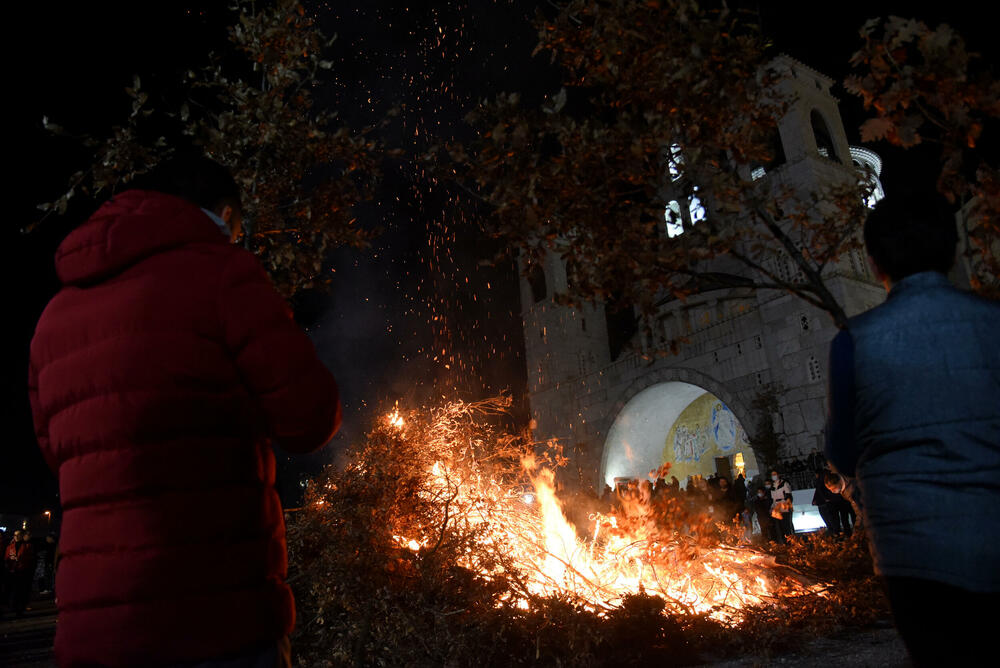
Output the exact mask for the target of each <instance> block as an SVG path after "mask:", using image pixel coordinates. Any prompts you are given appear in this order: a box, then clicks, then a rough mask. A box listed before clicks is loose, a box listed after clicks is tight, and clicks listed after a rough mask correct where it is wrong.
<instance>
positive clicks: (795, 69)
mask: <svg viewBox="0 0 1000 668" xmlns="http://www.w3.org/2000/svg"><path fill="white" fill-rule="evenodd" d="M772 66H773V67H775V68H777V69H778V70H779V71H781V72H782V74H783V78H782V83H781V84H780V85H781V86H782V87H784V89H785V91H786V92H788V93H791V96H790V98H789V99H792V100H793V102H792V103H791V104H790V106H789V107H788V108H787V111H786V113H785V114H784V116H783V117H782V118H781V119H779V122H778V129H779V133H780V141H781V148H782V150H783V153H784V162H783V164H781V165H780V166H778V167H772V168H771V169H769V170H768V172H766V173H765V172H764V170H763V169H757V170H754V172H753V174H752V178H755V179H757V178H763V179H770V180H771V181H772V183H773V184H774V187H777V186H778V185H785V186H789V185H790V186H792V187H793V188H795V189H797V191H798V192H808V191H809V190H810V189H815V188H816V187H817V186H818V185H821V184H823V183H825V182H831V181H832V180H835V179H843V178H845V177H849V178H856V176H855V175H856V174H858V173H859V170H860V169H862V168H863V167H869V168H870V169H871V170H872V172H870V173H874V174H878V173H880V171H881V161H880V160H879V158H878V156H877V155H875V154H874V153H872V152H871V151H868V150H866V149H863V148H859V147H852V146H849V145H848V143H847V137H846V134H845V132H844V127H843V123H842V121H841V119H840V112H839V109H838V106H837V100H836V99H835V98H834V97H833V96H832V95H831V94H830V87H831V85H832V84H833V80H832V79H830V78H828V77H826V76H824V75H822V74H820V73H819V72H816V71H814V70H812V69H810V68H809V67H807V66H805V65H803V64H802V63H800V62H798V61H796V60H794V59H792V58H789V57H787V56H780V57H779V58H777V59H776V60H775V61H773V63H772ZM873 185H874V187H875V192H874V195H873V196H874V197H875V198H880V197H881V196H882V191H881V185H880V183H878V181H877V179H876V182H875V183H874V184H873ZM691 213H692V214H693V215H694V214H695V213H696V212H695V211H693V210H692V212H691ZM665 228H666V229H664V233H667V234H671V235H672V234H673V233H675V232H676V231H675V230H671V229H669V226H667V225H665ZM775 262H776V264H775V265H774V266H773V267H772V270H773V271H775V272H776V273H777V274H778V275H779V276H782V277H788V278H792V277H794V272H795V271H796V270H795V268H794V266H793V265H792V263H791V261H790V260H788V259H785V260H782V259H781V258H776V259H775ZM827 285H828V286H829V288H830V289H831V291H832V292H833V294H834V295H836V296H837V298H838V300H839V302H840V303H841V304H842V306H843V307H844V309H845V311H846V313H847V315H848V316H852V315H854V314H856V313H859V312H861V311H863V310H866V309H868V308H871V307H872V306H874V305H875V304H878V303H880V302H881V301H882V300H883V299H884V298H885V290H884V289H883V287H882V286H881V285H880V284H879V283H877V282H876V280H875V277H874V276H873V275H872V273H871V270H870V268H869V267H868V265H867V261H866V258H865V257H864V256H863V254H862V253H861V252H851V253H848V254H847V255H846V256H845V257H842V258H841V260H840V262H839V264H838V265H836V266H833V267H831V268H830V271H829V277H828V278H827ZM566 287H567V286H566V271H565V267H564V265H563V264H562V261H561V260H560V259H559V258H558V257H557V255H556V254H555V253H550V254H549V255H548V257H547V259H546V260H545V263H544V264H543V265H541V266H538V267H536V268H535V269H533V271H532V272H531V273H530V274H529V275H528V276H526V277H524V276H523V277H522V279H521V304H522V315H523V323H524V338H525V352H526V362H527V370H528V398H529V402H530V411H531V416H532V426H533V431H534V436H535V437H536V438H538V439H549V438H553V437H555V438H558V439H559V440H560V442H561V443H563V447H564V454H566V455H567V456H568V457H569V459H570V466H569V467H568V473H567V479H566V482H567V483H568V484H576V483H579V484H581V485H583V486H585V487H586V486H591V485H592V486H593V487H594V488H595V489H596V490H598V491H600V490H601V489H602V488H603V486H604V485H605V484H608V485H611V486H614V485H615V483H616V480H619V481H620V480H624V479H626V478H639V479H646V477H647V475H648V474H649V472H650V471H651V470H653V469H656V468H658V467H659V466H660V465H661V464H662V463H664V462H671V464H672V471H671V473H672V474H673V475H676V476H677V478H678V479H679V480H680V481H681V483H682V484H684V481H685V479H686V477H687V476H689V475H703V476H708V475H710V474H712V473H715V472H721V473H724V474H726V475H728V476H730V477H731V476H733V475H735V474H736V472H737V471H738V470H742V471H744V472H745V473H746V475H747V476H748V477H751V476H753V475H754V474H756V473H757V472H758V471H759V469H760V467H761V466H762V464H760V463H758V461H757V459H756V457H755V455H754V451H753V450H752V449H751V448H750V446H749V444H748V440H749V439H748V436H747V434H751V435H755V434H760V433H761V431H760V430H761V429H762V428H763V426H764V424H765V423H766V422H767V421H768V420H769V421H770V429H769V430H768V433H771V434H774V435H776V436H777V442H778V443H780V447H779V449H778V457H779V462H780V461H782V460H789V459H794V458H798V457H802V456H806V455H808V454H810V453H811V452H813V451H815V450H822V447H823V427H824V421H825V414H826V371H827V369H826V367H827V350H828V346H829V343H830V340H831V339H832V338H833V336H834V334H835V333H836V328H835V326H834V323H833V320H832V318H831V317H830V315H829V314H827V313H826V312H824V311H821V310H818V309H816V308H815V307H813V306H811V305H809V304H807V303H806V302H804V301H802V300H801V299H799V298H797V297H795V296H793V295H790V294H788V293H786V292H781V291H774V290H768V291H758V292H756V293H752V292H744V293H740V292H739V290H740V289H738V288H737V289H726V290H717V291H713V292H707V293H702V294H698V295H694V296H692V297H689V298H688V299H687V300H686V301H685V302H683V303H682V302H680V301H678V300H673V301H670V302H668V303H666V304H664V305H663V306H662V307H661V308H660V310H659V312H658V313H657V316H656V320H655V322H654V323H652V328H651V329H652V332H653V335H652V336H653V338H658V339H659V341H657V340H650V337H649V335H648V334H647V333H645V332H639V333H636V334H634V335H633V336H632V337H631V339H630V340H628V341H624V342H623V341H622V340H621V336H620V335H618V334H617V333H616V330H615V323H614V322H613V320H614V319H613V318H612V317H609V314H606V313H605V309H604V307H603V306H601V305H594V306H587V307H584V308H582V309H573V308H570V307H566V306H561V305H559V304H557V303H556V301H555V300H554V299H553V296H554V295H556V294H558V293H560V292H565V291H566ZM678 336H684V337H686V338H687V340H688V343H686V344H682V345H681V346H680V350H679V354H677V355H672V356H666V357H664V356H657V355H650V354H648V353H649V352H650V351H651V350H653V349H655V348H656V344H657V343H659V342H660V341H669V340H671V339H673V338H676V337H678ZM767 396H770V397H772V399H773V400H772V403H771V408H773V409H775V410H773V412H772V411H769V410H766V409H765V410H761V409H760V406H761V405H763V404H762V398H763V397H767ZM764 403H766V402H764ZM755 405H756V406H757V408H755Z"/></svg>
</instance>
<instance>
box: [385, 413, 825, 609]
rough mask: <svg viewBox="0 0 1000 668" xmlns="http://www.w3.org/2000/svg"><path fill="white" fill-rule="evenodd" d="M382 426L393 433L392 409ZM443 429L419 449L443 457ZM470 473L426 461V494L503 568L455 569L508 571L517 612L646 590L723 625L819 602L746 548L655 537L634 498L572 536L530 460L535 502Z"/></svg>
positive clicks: (602, 605) (644, 506) (653, 525)
mask: <svg viewBox="0 0 1000 668" xmlns="http://www.w3.org/2000/svg"><path fill="white" fill-rule="evenodd" d="M459 405H461V404H459ZM386 423H387V424H388V425H390V426H391V427H394V428H398V425H402V417H400V415H399V412H398V408H397V409H396V410H395V411H393V412H392V413H390V414H389V415H388V416H387V417H386ZM444 424H445V423H444V422H442V423H441V424H435V428H434V429H432V430H430V432H429V433H432V434H434V436H433V438H434V439H435V440H436V441H439V442H433V443H431V442H429V443H427V444H426V445H427V449H428V450H432V451H434V452H444V451H445V450H446V449H445V448H440V447H439V446H441V445H442V444H443V443H444V444H448V443H447V442H448V439H452V438H456V436H455V434H454V433H453V432H452V431H450V430H449V428H447V426H442V425H444ZM450 445H454V443H452V444H450ZM469 467H470V461H469V458H468V457H467V456H466V457H465V458H464V459H463V460H462V461H449V460H448V459H446V458H441V459H434V460H433V463H430V461H428V465H427V469H426V490H427V491H426V492H425V495H426V497H427V498H428V499H433V500H445V499H446V500H447V502H448V510H447V512H448V513H450V515H449V516H450V517H452V518H456V517H461V518H462V521H463V522H464V523H466V525H467V526H473V527H476V528H477V529H479V530H480V531H479V532H478V534H477V536H478V538H477V540H478V541H479V542H480V544H481V545H483V546H488V547H490V548H492V549H494V550H497V551H500V552H501V553H503V555H504V556H505V566H503V567H500V566H494V567H493V568H494V569H496V570H494V571H490V570H488V569H487V568H486V567H483V566H481V565H480V564H478V562H474V561H472V560H471V559H470V560H469V561H468V562H467V563H462V564H460V565H462V566H465V567H469V568H473V569H477V570H478V571H479V572H480V574H481V575H483V576H484V577H490V576H491V575H494V574H495V573H497V572H499V570H500V569H502V568H513V569H515V570H516V571H517V572H518V575H519V581H520V582H522V583H523V586H524V591H522V592H519V593H514V592H512V594H511V597H512V598H509V599H508V600H512V602H513V603H514V604H515V605H517V606H518V607H522V608H527V607H530V599H531V597H533V596H540V597H545V596H554V595H558V596H564V597H572V598H575V599H576V600H579V601H582V602H583V603H584V605H586V606H587V607H589V608H590V609H593V610H596V611H601V610H609V609H611V608H613V607H616V606H618V605H620V604H621V602H622V600H623V598H624V597H625V596H626V595H628V594H634V593H638V592H645V593H646V594H648V595H653V596H659V597H661V598H663V599H664V601H665V602H666V604H667V605H666V610H668V611H673V612H685V613H692V612H693V613H701V614H706V615H708V616H710V617H712V618H713V619H716V620H719V621H722V622H727V623H729V622H735V621H738V620H739V619H741V611H742V610H743V609H745V608H746V607H748V606H753V605H761V604H764V603H767V602H768V601H769V600H771V599H772V598H773V597H774V596H776V595H777V594H779V593H781V594H788V593H793V594H796V593H797V594H808V593H815V594H819V595H825V587H824V586H823V585H822V584H821V583H810V582H807V581H805V580H804V578H802V577H799V576H794V575H792V576H790V574H788V573H786V572H784V571H783V570H782V569H781V568H780V567H779V566H778V565H777V564H776V563H775V561H774V558H773V557H772V556H771V555H769V554H767V553H764V552H762V551H759V550H757V549H755V548H753V547H751V546H749V545H738V544H729V543H726V542H724V541H722V540H719V541H717V543H716V544H713V545H709V546H707V547H706V546H705V545H700V544H696V543H695V541H693V540H691V539H690V538H689V537H688V536H687V535H685V534H684V532H682V531H674V532H673V533H672V534H666V535H664V532H663V530H662V527H659V526H658V525H657V521H656V518H655V517H654V516H653V513H652V510H651V508H650V505H649V504H648V499H640V498H639V497H638V496H637V497H636V498H637V499H639V500H638V501H637V502H636V503H634V504H632V505H631V506H630V507H629V508H627V512H626V513H624V514H623V516H621V517H619V516H618V515H614V514H609V515H604V514H602V513H594V514H592V515H590V520H591V521H592V522H593V530H592V532H591V533H590V535H589V536H580V535H579V534H578V532H577V529H576V527H574V525H573V524H572V523H571V522H570V521H569V520H568V519H567V518H566V515H565V514H564V512H563V507H562V504H561V502H560V499H559V498H558V495H557V493H556V484H555V474H554V472H553V470H552V469H550V468H547V467H545V466H541V465H540V464H539V462H538V460H537V459H536V457H535V456H533V455H530V454H529V455H525V456H523V457H522V458H521V467H522V469H523V472H524V474H525V475H526V476H527V478H528V479H529V480H530V486H531V488H532V489H533V492H534V494H533V496H534V499H533V501H534V502H530V501H529V500H528V499H529V497H530V496H532V495H531V494H529V493H527V492H526V491H524V489H522V488H521V487H517V486H515V487H514V488H511V486H510V485H509V484H504V483H502V482H501V481H499V480H496V479H493V478H491V477H489V476H488V475H486V474H485V473H484V472H483V471H480V470H475V469H470V468H469ZM442 505H443V501H442ZM701 521H703V522H706V523H707V522H708V520H707V519H702V520H701ZM395 539H396V541H397V543H398V545H399V546H400V547H401V548H406V549H409V550H412V551H413V552H419V551H420V550H421V549H423V548H426V547H427V546H428V545H429V541H428V539H426V538H423V537H418V536H402V535H401V536H395Z"/></svg>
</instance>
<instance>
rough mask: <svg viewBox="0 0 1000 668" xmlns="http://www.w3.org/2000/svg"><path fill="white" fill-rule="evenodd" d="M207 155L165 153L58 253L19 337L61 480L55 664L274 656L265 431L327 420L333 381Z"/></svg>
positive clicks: (282, 616) (276, 559)
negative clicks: (34, 319)
mask: <svg viewBox="0 0 1000 668" xmlns="http://www.w3.org/2000/svg"><path fill="white" fill-rule="evenodd" d="M241 214H242V210H241V197H240V191H239V188H238V187H237V185H236V183H235V181H234V180H233V177H232V176H231V174H230V173H229V171H228V170H227V169H225V168H224V167H223V166H221V165H219V164H217V163H215V162H213V161H211V160H209V159H207V158H205V157H204V156H201V155H190V154H188V155H178V156H176V157H174V158H172V159H170V160H169V161H167V162H166V163H164V164H162V165H160V166H159V167H157V168H156V169H155V170H154V171H153V173H152V174H150V175H149V176H147V177H145V182H144V183H141V184H136V187H134V188H133V189H131V190H126V191H124V192H121V193H119V194H117V195H115V196H114V197H113V198H112V199H111V200H110V201H108V202H107V203H105V204H104V205H103V206H101V208H100V209H98V211H97V212H96V213H95V214H94V215H93V216H91V218H90V219H89V220H88V221H87V222H85V223H84V224H83V225H82V226H80V227H79V228H77V229H76V230H74V231H73V232H71V233H70V234H69V236H68V237H66V239H65V241H63V243H62V244H61V245H60V246H59V249H58V251H57V252H56V258H55V264H56V271H57V273H58V275H59V278H60V280H61V281H62V283H63V288H62V289H61V290H60V292H59V293H58V294H57V295H56V296H55V297H54V298H53V299H52V301H51V302H49V305H48V306H47V307H46V308H45V311H44V313H43V314H42V316H41V319H40V320H39V322H38V325H37V327H36V329H35V335H34V338H33V339H32V342H31V366H30V371H29V382H28V389H29V393H30V399H31V406H32V411H33V414H34V423H35V433H36V435H37V437H38V442H39V445H40V447H41V449H42V452H43V454H44V455H45V457H46V460H47V461H48V463H49V465H50V467H51V468H52V469H53V471H55V472H56V473H57V475H58V478H59V493H60V500H61V502H62V505H63V510H64V514H63V521H62V530H61V534H60V540H59V550H60V558H59V568H58V572H57V575H56V580H57V582H56V587H57V591H58V592H59V596H58V607H59V618H58V624H57V627H56V638H55V654H56V659H57V661H58V663H59V664H60V665H61V666H98V665H99V666H170V665H198V666H199V667H202V668H210V667H212V666H244V665H246V666H250V665H253V666H258V665H259V666H264V665H267V666H288V665H290V662H291V658H290V654H289V652H290V650H289V641H288V634H289V633H290V632H291V630H292V627H293V626H294V623H295V607H294V601H293V599H292V591H291V589H290V588H289V586H288V584H287V583H286V582H285V578H286V575H287V564H288V558H287V551H286V545H285V524H284V514H283V511H282V507H281V501H280V499H279V497H278V493H277V491H276V490H275V458H274V453H273V452H272V449H271V444H272V442H274V443H276V444H278V445H280V446H281V447H282V448H283V449H284V450H285V451H287V452H291V453H305V452H312V451H315V450H317V449H319V448H321V447H322V446H323V445H325V444H326V443H327V442H328V441H329V440H330V438H331V437H332V436H333V434H334V433H335V432H336V431H337V428H338V427H339V425H340V421H341V407H340V400H339V394H338V390H337V384H336V383H335V382H334V379H333V376H332V375H331V374H330V372H329V371H328V370H327V368H326V367H325V366H324V365H323V363H322V362H321V361H320V359H319V358H318V357H317V355H316V350H315V349H314V348H313V344H312V342H311V341H310V340H309V338H308V337H307V336H306V335H305V333H304V332H303V331H302V330H301V329H300V328H299V327H298V325H297V324H296V323H295V321H294V320H293V318H292V312H291V309H290V308H289V307H288V304H287V303H286V302H285V300H284V299H283V298H282V297H281V296H280V295H279V294H278V293H277V292H276V291H275V289H274V287H273V286H272V285H271V282H270V280H269V279H268V277H267V275H266V274H265V273H264V270H263V268H262V267H261V266H260V264H259V262H258V261H257V259H256V258H255V257H254V256H253V255H252V254H251V253H249V252H247V251H246V250H244V249H242V248H240V247H239V246H237V245H235V244H234V243H232V242H233V241H235V240H236V239H237V238H238V236H239V231H240V230H239V228H240V223H241Z"/></svg>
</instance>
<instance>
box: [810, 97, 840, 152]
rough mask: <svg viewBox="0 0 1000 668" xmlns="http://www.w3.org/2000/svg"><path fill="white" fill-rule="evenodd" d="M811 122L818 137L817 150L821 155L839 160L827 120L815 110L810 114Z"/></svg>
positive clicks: (814, 133)
mask: <svg viewBox="0 0 1000 668" xmlns="http://www.w3.org/2000/svg"><path fill="white" fill-rule="evenodd" d="M809 121H810V123H811V124H812V130H813V135H814V136H815V137H816V148H817V150H818V151H819V154H820V155H822V156H824V157H826V158H829V159H830V160H837V159H838V157H839V156H838V155H837V149H836V147H835V146H834V145H833V137H832V136H831V135H830V128H828V127H827V125H826V120H825V119H824V118H823V115H822V114H821V113H819V111H818V110H816V109H813V110H812V113H810V114H809Z"/></svg>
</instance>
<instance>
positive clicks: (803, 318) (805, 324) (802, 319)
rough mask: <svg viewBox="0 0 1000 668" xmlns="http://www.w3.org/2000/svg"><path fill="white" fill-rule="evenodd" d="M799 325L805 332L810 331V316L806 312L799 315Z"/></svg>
mask: <svg viewBox="0 0 1000 668" xmlns="http://www.w3.org/2000/svg"><path fill="white" fill-rule="evenodd" d="M799 326H800V327H802V331H803V332H808V331H809V316H807V315H806V314H805V313H803V314H802V315H800V316H799Z"/></svg>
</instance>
